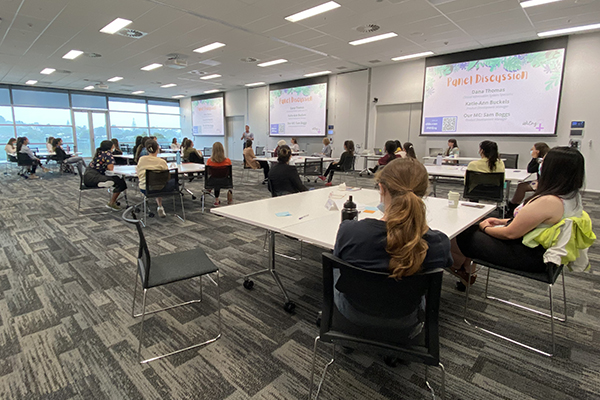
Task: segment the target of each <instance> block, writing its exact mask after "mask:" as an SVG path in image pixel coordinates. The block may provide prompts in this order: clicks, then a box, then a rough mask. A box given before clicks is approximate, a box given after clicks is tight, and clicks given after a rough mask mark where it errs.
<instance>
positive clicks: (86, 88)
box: [83, 85, 94, 90]
mask: <svg viewBox="0 0 600 400" xmlns="http://www.w3.org/2000/svg"><path fill="white" fill-rule="evenodd" d="M92 89H94V85H90V86H86V87H84V88H83V90H92Z"/></svg>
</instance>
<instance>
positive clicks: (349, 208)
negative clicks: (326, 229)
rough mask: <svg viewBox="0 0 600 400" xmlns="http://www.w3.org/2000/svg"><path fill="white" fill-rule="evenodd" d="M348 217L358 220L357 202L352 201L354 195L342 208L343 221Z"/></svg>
mask: <svg viewBox="0 0 600 400" xmlns="http://www.w3.org/2000/svg"><path fill="white" fill-rule="evenodd" d="M347 219H350V220H352V219H356V220H358V210H357V209H356V203H354V202H353V201H352V196H350V197H349V198H348V201H347V202H345V203H344V208H343V209H342V221H345V220H347Z"/></svg>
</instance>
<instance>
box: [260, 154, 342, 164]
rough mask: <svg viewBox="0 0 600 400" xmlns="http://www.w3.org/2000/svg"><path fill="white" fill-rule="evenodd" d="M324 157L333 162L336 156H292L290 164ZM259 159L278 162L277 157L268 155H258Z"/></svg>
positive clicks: (325, 159) (324, 159)
mask: <svg viewBox="0 0 600 400" xmlns="http://www.w3.org/2000/svg"><path fill="white" fill-rule="evenodd" d="M319 159H322V160H323V162H324V163H325V162H332V161H335V160H336V158H332V157H316V156H315V157H312V156H292V157H290V162H289V164H290V165H296V164H303V163H304V160H309V161H310V160H319ZM256 160H257V161H268V162H269V163H271V164H273V163H276V162H277V157H266V156H260V157H256Z"/></svg>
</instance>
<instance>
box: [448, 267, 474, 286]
mask: <svg viewBox="0 0 600 400" xmlns="http://www.w3.org/2000/svg"><path fill="white" fill-rule="evenodd" d="M448 272H450V273H451V274H452V275H454V276H456V277H457V278H458V279H460V282H461V283H462V284H463V285H464V286H471V285H473V284H474V283H475V280H476V279H477V274H476V273H472V274H471V282H470V283H467V282H468V279H469V273H468V272H467V271H465V270H464V268H461V269H454V268H449V269H448Z"/></svg>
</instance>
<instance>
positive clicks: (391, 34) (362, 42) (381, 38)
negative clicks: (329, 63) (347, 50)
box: [350, 32, 398, 46]
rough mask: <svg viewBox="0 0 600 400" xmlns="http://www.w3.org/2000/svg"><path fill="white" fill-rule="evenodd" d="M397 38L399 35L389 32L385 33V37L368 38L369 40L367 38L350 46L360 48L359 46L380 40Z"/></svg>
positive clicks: (355, 41)
mask: <svg viewBox="0 0 600 400" xmlns="http://www.w3.org/2000/svg"><path fill="white" fill-rule="evenodd" d="M396 36H398V34H397V33H394V32H389V33H384V34H383V35H377V36H371V37H368V38H365V39H360V40H354V41H352V42H350V44H351V45H352V46H358V45H361V44H365V43H371V42H376V41H378V40H383V39H389V38H393V37H396Z"/></svg>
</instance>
